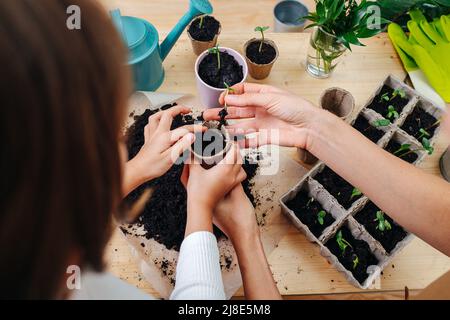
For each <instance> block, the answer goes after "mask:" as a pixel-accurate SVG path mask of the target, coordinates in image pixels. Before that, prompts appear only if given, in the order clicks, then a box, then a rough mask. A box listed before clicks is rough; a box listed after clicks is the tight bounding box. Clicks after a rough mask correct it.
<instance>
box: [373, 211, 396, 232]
mask: <svg viewBox="0 0 450 320" xmlns="http://www.w3.org/2000/svg"><path fill="white" fill-rule="evenodd" d="M376 217H377V218H376V219H375V220H374V221H378V225H377V230H380V231H381V232H384V231H385V230H387V231H389V230H391V229H392V226H391V224H390V223H389V221H387V220H386V219H385V218H384V212H383V211H381V210H378V211H377V212H376Z"/></svg>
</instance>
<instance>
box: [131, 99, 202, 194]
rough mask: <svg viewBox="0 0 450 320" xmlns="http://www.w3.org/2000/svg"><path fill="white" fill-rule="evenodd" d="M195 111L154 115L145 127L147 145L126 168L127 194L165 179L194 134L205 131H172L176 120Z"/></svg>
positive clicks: (195, 128) (180, 109) (177, 109)
mask: <svg viewBox="0 0 450 320" xmlns="http://www.w3.org/2000/svg"><path fill="white" fill-rule="evenodd" d="M191 111H192V110H191V109H190V108H187V107H184V106H176V107H173V108H171V109H169V110H166V111H161V112H158V113H155V114H153V115H152V116H150V118H149V122H148V125H147V126H146V127H145V128H144V139H145V143H144V145H143V146H142V148H141V150H140V151H139V153H138V154H137V155H136V156H135V157H134V158H133V159H132V160H130V161H129V162H128V163H127V165H126V167H125V176H124V180H125V181H124V189H125V190H124V192H125V194H128V193H129V192H131V191H132V190H133V189H135V188H136V187H138V186H139V185H141V184H142V183H145V182H147V181H149V180H152V179H155V178H157V177H160V176H162V175H163V174H164V173H166V172H167V170H169V169H170V168H171V167H172V165H173V164H174V163H175V162H176V161H177V160H178V158H179V157H180V155H182V154H183V153H184V151H186V150H187V149H189V148H190V146H191V144H192V143H193V142H194V139H195V136H194V134H193V132H194V131H204V130H206V128H205V127H203V126H201V125H190V126H184V127H181V128H178V129H175V130H173V131H171V130H170V127H171V124H172V121H173V118H174V117H175V116H176V115H179V114H187V113H190V112H191Z"/></svg>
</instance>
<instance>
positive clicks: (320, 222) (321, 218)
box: [317, 210, 327, 226]
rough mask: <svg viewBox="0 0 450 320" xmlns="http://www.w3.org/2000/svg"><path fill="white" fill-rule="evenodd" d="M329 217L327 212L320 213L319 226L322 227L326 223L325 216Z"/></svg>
mask: <svg viewBox="0 0 450 320" xmlns="http://www.w3.org/2000/svg"><path fill="white" fill-rule="evenodd" d="M326 215H327V213H326V212H325V210H320V211H319V213H318V214H317V222H319V224H320V225H321V226H323V224H324V223H325V220H324V219H325V216H326Z"/></svg>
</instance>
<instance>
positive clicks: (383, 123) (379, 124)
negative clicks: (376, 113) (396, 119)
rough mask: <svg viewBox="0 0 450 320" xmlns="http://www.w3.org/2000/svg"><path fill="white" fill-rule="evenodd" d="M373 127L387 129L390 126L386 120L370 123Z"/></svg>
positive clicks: (389, 122)
mask: <svg viewBox="0 0 450 320" xmlns="http://www.w3.org/2000/svg"><path fill="white" fill-rule="evenodd" d="M372 124H373V125H374V126H375V127H377V128H379V127H387V126H389V125H390V124H391V121H390V120H388V119H378V120H376V121H374V122H373V123H372Z"/></svg>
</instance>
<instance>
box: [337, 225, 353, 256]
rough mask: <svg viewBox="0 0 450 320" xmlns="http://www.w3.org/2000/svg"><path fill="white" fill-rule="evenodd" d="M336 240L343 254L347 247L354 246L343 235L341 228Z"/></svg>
mask: <svg viewBox="0 0 450 320" xmlns="http://www.w3.org/2000/svg"><path fill="white" fill-rule="evenodd" d="M336 242H337V244H338V246H339V249H341V252H342V255H344V253H345V249H347V247H350V248H353V247H352V245H351V244H350V243H349V242H348V241H347V240H345V239H344V238H343V237H342V231H341V230H339V232H338V233H336Z"/></svg>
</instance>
